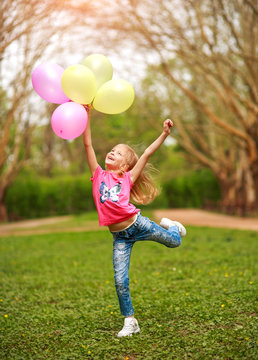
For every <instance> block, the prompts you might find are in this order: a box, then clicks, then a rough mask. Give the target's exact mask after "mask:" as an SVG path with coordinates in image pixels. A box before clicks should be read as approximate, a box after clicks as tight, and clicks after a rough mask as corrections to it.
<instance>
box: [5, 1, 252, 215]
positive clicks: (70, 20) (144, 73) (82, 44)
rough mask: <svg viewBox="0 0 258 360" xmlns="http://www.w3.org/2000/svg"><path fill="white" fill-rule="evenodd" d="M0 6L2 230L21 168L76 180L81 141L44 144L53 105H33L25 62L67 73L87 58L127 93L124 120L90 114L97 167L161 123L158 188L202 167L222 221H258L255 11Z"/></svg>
mask: <svg viewBox="0 0 258 360" xmlns="http://www.w3.org/2000/svg"><path fill="white" fill-rule="evenodd" d="M0 7H1V15H0V26H1V35H0V36H1V46H0V49H1V51H0V54H1V56H0V70H1V83H0V89H1V92H0V101H1V112H0V116H1V117H0V125H1V128H0V175H1V180H0V209H1V215H0V216H1V218H2V219H3V218H6V215H7V214H6V211H5V194H6V191H7V189H8V187H9V186H10V184H11V183H12V182H13V181H14V180H15V178H16V176H17V174H18V173H19V171H20V170H21V169H26V171H29V172H31V171H33V172H34V173H36V174H38V175H40V176H48V177H49V176H51V177H54V176H56V175H60V174H62V173H63V174H69V173H70V174H71V173H72V174H81V173H83V172H85V171H87V164H86V161H85V158H84V154H83V146H82V141H81V139H76V140H74V141H72V142H71V141H63V140H61V139H59V138H57V137H56V136H55V135H54V134H53V133H52V130H51V128H50V126H49V119H50V117H51V113H52V111H53V105H51V104H45V102H44V101H43V100H42V101H41V100H40V99H38V98H37V97H36V96H35V94H33V92H32V87H31V83H30V77H31V72H32V69H33V68H34V67H35V64H36V63H40V62H45V61H49V60H52V61H53V60H54V61H55V62H56V63H59V64H60V65H62V66H63V67H66V66H68V65H71V64H72V63H76V62H81V61H82V60H83V58H84V57H86V56H87V55H89V54H90V53H93V52H100V53H103V54H105V55H106V56H108V57H109V58H111V61H112V60H113V61H112V62H113V65H114V69H115V70H116V69H117V68H119V67H120V68H119V69H118V75H122V77H124V78H126V79H127V80H129V81H130V82H131V83H132V84H133V85H134V87H135V89H136V101H135V103H134V104H133V106H132V107H131V109H130V110H129V111H127V112H126V113H125V114H120V115H117V116H107V115H103V114H100V113H97V112H95V111H94V110H93V112H92V118H93V138H94V145H95V148H96V152H97V156H98V158H99V161H100V162H101V159H104V156H105V153H106V152H107V150H109V148H110V147H112V146H113V145H114V144H115V143H117V142H127V143H128V142H129V143H130V144H131V145H137V146H138V149H139V152H141V151H142V150H143V149H144V147H145V146H147V145H148V144H149V143H150V142H151V141H152V140H154V138H155V136H156V135H157V134H158V132H159V131H160V129H161V124H162V119H164V118H166V117H172V119H173V120H174V123H175V127H174V130H173V138H169V139H168V141H167V143H166V145H167V146H164V147H162V148H161V149H160V151H159V152H158V153H157V154H155V156H154V158H153V162H154V165H156V166H157V167H158V169H159V170H161V172H160V175H159V181H160V182H162V184H163V183H164V184H165V183H166V182H169V181H170V182H171V180H173V179H174V178H175V177H176V176H177V175H182V176H184V175H186V174H187V173H188V172H189V169H201V168H203V167H205V168H209V169H210V170H211V171H212V173H213V174H214V176H215V177H216V179H217V181H218V184H219V186H220V191H221V203H220V208H221V209H222V210H223V211H226V212H232V213H234V212H237V213H239V214H245V213H246V212H250V211H257V209H258V154H257V151H258V121H257V109H258V108H257V96H258V93H257V53H256V51H257V50H256V43H257V13H258V10H257V3H256V2H255V1H252V0H234V1H231V2H229V1H226V0H215V1H213V2H210V1H208V0H185V1H178V0H160V1H159V2H157V1H155V0H141V1H137V0H123V1H121V0H95V1H94V2H92V1H83V0H81V1H80V0H78V1H73V0H63V1H59V0H55V1H54V0H53V1H51V0H50V1H44V0H43V1H38V0H32V1H30V2H27V1H25V0H13V1H11V2H10V1H7V0H3V1H2V2H1V5H0ZM175 140H176V141H175ZM26 161H27V163H26ZM25 164H26V166H25ZM32 169H33V170H32ZM200 174H201V173H200ZM200 182H201V180H200ZM207 183H208V182H207ZM204 186H205V185H204ZM207 186H208V185H207ZM174 191H176V190H174ZM175 195H176V194H175ZM168 205H169V206H173V203H169V204H168Z"/></svg>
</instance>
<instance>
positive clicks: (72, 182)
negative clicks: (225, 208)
mask: <svg viewBox="0 0 258 360" xmlns="http://www.w3.org/2000/svg"><path fill="white" fill-rule="evenodd" d="M89 179H90V175H89V174H86V175H79V176H75V177H72V176H65V177H58V178H52V179H51V178H35V177H32V176H29V177H28V176H27V177H20V178H19V179H17V181H16V182H15V183H14V184H13V185H12V186H11V187H10V188H9V189H8V192H7V196H6V205H7V211H8V216H9V220H17V219H31V218H38V217H46V216H55V215H65V214H79V213H82V212H87V211H92V210H95V205H94V201H93V197H92V185H91V182H90V180H89ZM219 198H220V192H219V186H218V183H217V181H216V179H215V177H214V175H213V174H212V172H210V171H208V170H201V171H196V172H193V173H192V174H190V175H187V176H184V177H183V176H180V177H177V178H175V179H173V180H172V181H169V182H167V183H165V184H163V186H162V191H161V194H160V195H159V196H158V197H157V198H156V199H155V200H154V201H153V203H151V204H150V205H148V206H147V207H148V208H151V209H153V208H170V207H173V208H178V207H181V208H185V207H195V208H200V207H204V206H207V204H209V203H211V204H214V203H216V202H217V201H218V200H219Z"/></svg>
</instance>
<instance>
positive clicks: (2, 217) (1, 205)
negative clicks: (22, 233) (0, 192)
mask: <svg viewBox="0 0 258 360" xmlns="http://www.w3.org/2000/svg"><path fill="white" fill-rule="evenodd" d="M5 221H8V215H7V209H6V205H5V202H4V200H3V199H2V200H1V201H0V223H1V222H5Z"/></svg>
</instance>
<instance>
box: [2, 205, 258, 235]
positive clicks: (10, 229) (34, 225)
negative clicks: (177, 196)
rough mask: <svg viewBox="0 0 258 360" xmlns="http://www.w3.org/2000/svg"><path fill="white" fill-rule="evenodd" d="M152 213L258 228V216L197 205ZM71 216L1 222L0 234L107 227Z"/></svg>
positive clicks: (222, 225) (190, 222) (197, 223)
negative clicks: (76, 221) (74, 222)
mask: <svg viewBox="0 0 258 360" xmlns="http://www.w3.org/2000/svg"><path fill="white" fill-rule="evenodd" d="M143 215H144V213H143ZM153 215H154V218H155V220H156V221H157V222H159V221H160V219H161V218H162V217H167V218H170V219H173V220H177V221H180V222H182V223H183V224H184V225H186V226H187V225H195V226H208V227H220V228H230V229H242V230H254V231H258V218H241V217H235V216H228V215H222V214H217V213H212V212H208V211H204V210H197V209H164V210H154V211H153ZM72 219H73V216H72V215H71V216H58V217H53V218H44V219H35V220H26V221H19V222H15V223H8V224H2V225H0V236H11V235H16V236H20V235H33V234H47V233H60V232H80V231H91V230H106V227H101V228H100V227H99V225H98V221H85V223H84V224H83V225H81V226H77V225H71V224H69V221H70V220H72ZM66 222H67V223H66ZM53 225H54V226H53Z"/></svg>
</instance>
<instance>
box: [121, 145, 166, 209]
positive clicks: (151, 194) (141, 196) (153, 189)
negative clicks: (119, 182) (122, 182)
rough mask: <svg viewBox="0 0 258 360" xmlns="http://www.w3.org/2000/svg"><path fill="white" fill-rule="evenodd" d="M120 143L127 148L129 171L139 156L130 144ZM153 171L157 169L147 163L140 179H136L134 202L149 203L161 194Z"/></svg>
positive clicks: (126, 158) (126, 159) (132, 197)
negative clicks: (152, 174)
mask: <svg viewBox="0 0 258 360" xmlns="http://www.w3.org/2000/svg"><path fill="white" fill-rule="evenodd" d="M120 145H123V146H124V147H125V149H126V154H125V161H126V165H128V166H129V168H128V171H130V170H132V168H133V167H134V166H135V164H136V163H137V161H138V159H139V157H138V155H137V154H136V152H135V151H134V150H133V149H132V148H131V147H130V146H128V145H126V144H120ZM153 171H157V170H156V169H155V168H154V167H153V166H152V165H151V164H146V166H145V168H144V169H143V171H142V172H141V174H140V175H139V177H138V179H137V180H136V181H135V183H134V186H133V187H132V189H131V194H130V198H131V201H132V202H133V203H135V204H144V205H145V204H149V203H150V202H152V201H153V200H154V199H155V198H156V197H157V196H158V195H159V193H160V191H159V189H158V188H157V186H156V185H155V183H154V181H153V179H152V176H151V174H150V173H151V172H153ZM122 174H123V171H121V173H120V175H122Z"/></svg>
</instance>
